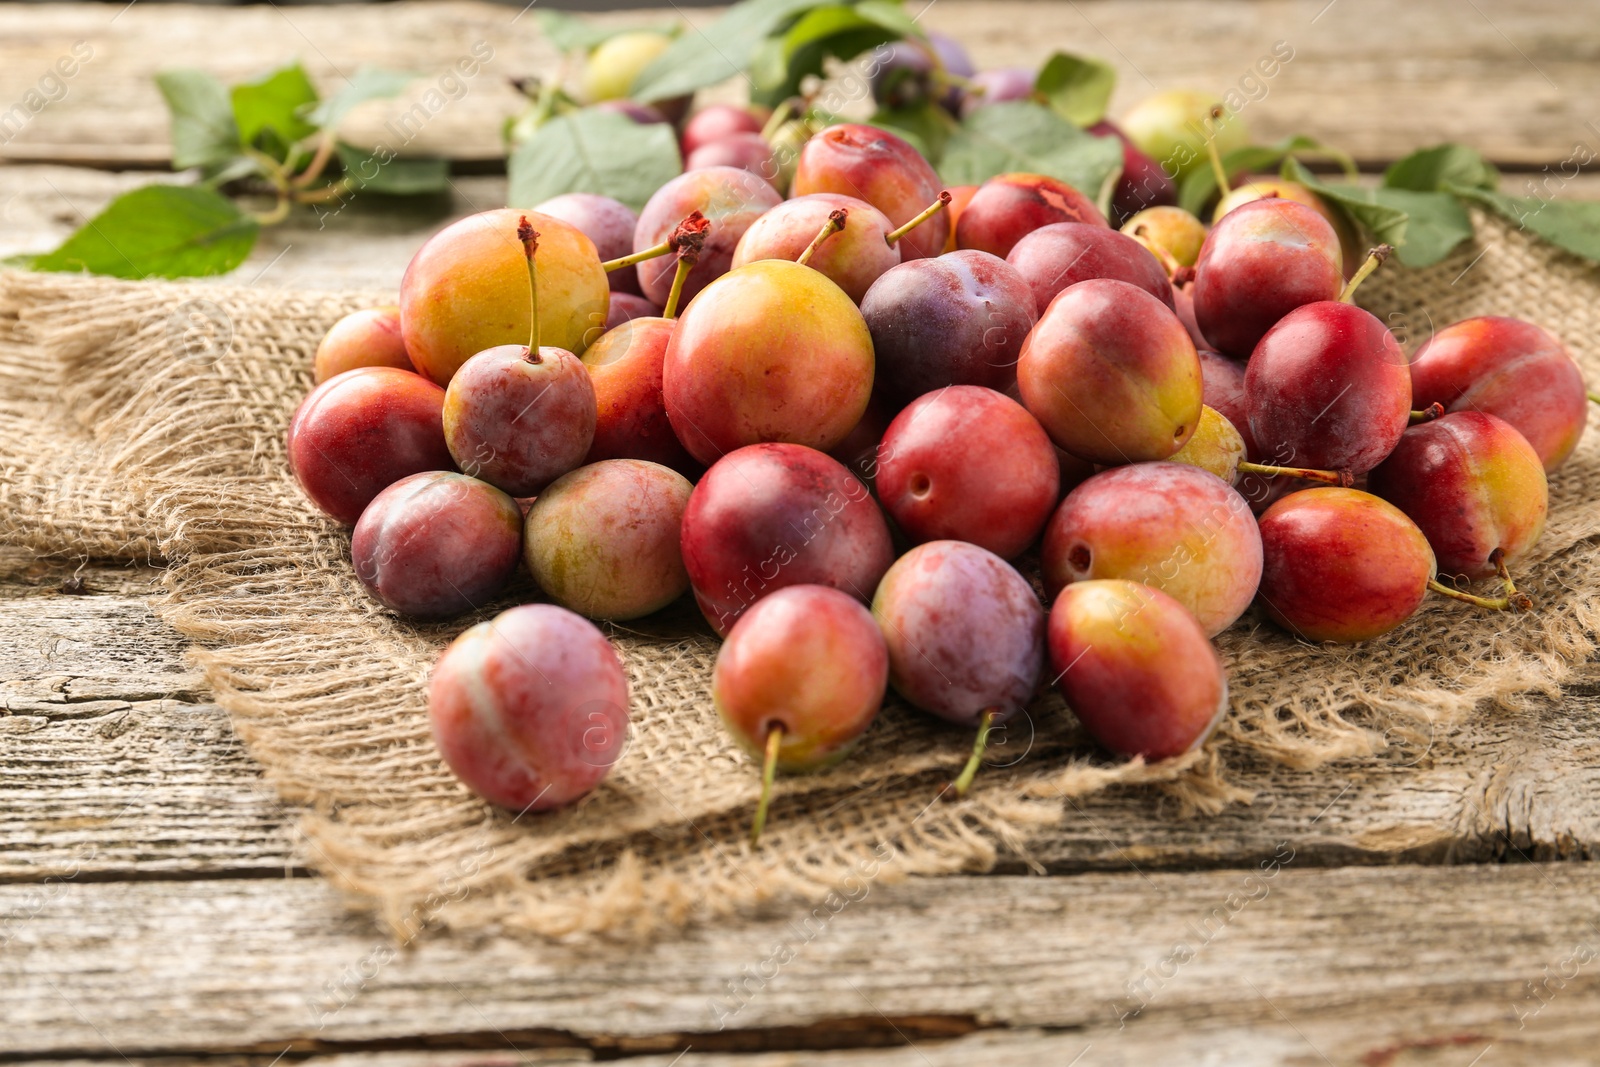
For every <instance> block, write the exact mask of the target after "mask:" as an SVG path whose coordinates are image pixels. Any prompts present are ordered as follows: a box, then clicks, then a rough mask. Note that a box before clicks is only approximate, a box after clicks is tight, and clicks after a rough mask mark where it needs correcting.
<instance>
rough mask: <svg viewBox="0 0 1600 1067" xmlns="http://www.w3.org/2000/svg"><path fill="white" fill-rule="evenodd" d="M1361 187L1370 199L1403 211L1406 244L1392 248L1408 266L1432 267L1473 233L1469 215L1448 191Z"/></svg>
mask: <svg viewBox="0 0 1600 1067" xmlns="http://www.w3.org/2000/svg"><path fill="white" fill-rule="evenodd" d="M1364 191H1365V192H1368V193H1370V194H1371V195H1372V199H1373V202H1375V203H1377V204H1380V205H1382V206H1384V207H1389V208H1393V209H1395V210H1396V211H1403V212H1405V214H1406V218H1407V220H1408V221H1407V222H1406V229H1405V244H1403V245H1400V246H1398V247H1397V248H1396V250H1395V251H1396V254H1397V255H1398V256H1399V257H1400V262H1402V263H1404V264H1405V265H1406V266H1408V267H1431V266H1432V265H1433V264H1435V263H1437V262H1439V261H1440V260H1441V259H1443V258H1444V257H1445V256H1447V255H1449V254H1450V253H1451V252H1452V251H1453V250H1454V249H1455V247H1456V245H1458V244H1460V243H1461V242H1462V241H1465V240H1467V239H1469V238H1470V237H1471V236H1472V217H1471V216H1470V215H1468V214H1467V211H1466V209H1465V208H1463V207H1462V206H1461V201H1459V200H1457V199H1456V198H1455V197H1453V196H1451V195H1450V194H1449V193H1429V192H1417V191H1415V190H1412V189H1385V188H1382V187H1381V186H1380V187H1379V188H1377V189H1368V190H1364Z"/></svg>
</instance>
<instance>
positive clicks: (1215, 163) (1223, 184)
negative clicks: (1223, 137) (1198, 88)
mask: <svg viewBox="0 0 1600 1067" xmlns="http://www.w3.org/2000/svg"><path fill="white" fill-rule="evenodd" d="M1221 118H1222V107H1221V105H1218V106H1216V107H1213V108H1212V109H1211V114H1210V115H1209V116H1207V119H1208V121H1207V122H1206V133H1207V135H1208V136H1207V137H1206V154H1207V155H1208V156H1210V157H1211V173H1212V174H1213V175H1215V176H1216V179H1217V193H1218V195H1220V196H1227V195H1228V194H1229V193H1231V192H1233V188H1232V187H1231V186H1230V185H1229V184H1228V170H1227V168H1226V167H1224V166H1223V165H1222V150H1221V149H1220V148H1218V147H1217V129H1218V123H1219V120H1220V119H1221Z"/></svg>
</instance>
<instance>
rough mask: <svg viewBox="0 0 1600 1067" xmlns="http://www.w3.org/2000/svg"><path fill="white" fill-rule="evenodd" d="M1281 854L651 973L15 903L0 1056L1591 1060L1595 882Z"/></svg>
mask: <svg viewBox="0 0 1600 1067" xmlns="http://www.w3.org/2000/svg"><path fill="white" fill-rule="evenodd" d="M1281 856H1282V861H1283V864H1282V865H1281V866H1279V867H1277V868H1274V869H1270V870H1268V871H1257V872H1253V873H1246V872H1239V871H1229V872H1216V873H1201V874H1182V875H1168V874H1150V875H1143V876H1141V875H1138V874H1132V873H1130V874H1122V875H1101V874H1094V875H1084V876H1081V877H1077V878H1046V879H1038V878H992V879H975V878H952V879H927V880H923V879H912V880H910V881H908V882H905V883H903V884H900V885H889V884H886V882H885V881H884V880H883V879H881V878H880V879H878V880H873V879H872V878H870V877H869V878H867V879H866V880H865V881H864V882H863V886H862V890H861V891H860V893H858V894H856V899H855V900H854V901H848V900H843V901H842V903H841V905H840V906H839V908H838V910H837V912H836V913H830V912H829V911H828V910H827V909H826V908H824V909H823V911H822V912H821V913H814V914H813V915H812V916H807V915H806V914H804V913H796V912H794V911H786V910H782V909H775V910H774V911H773V912H772V913H771V914H770V915H769V916H767V917H765V918H762V919H760V920H757V921H752V922H748V923H740V924H733V925H727V926H718V927H715V928H707V929H700V930H696V931H693V932H692V933H691V934H690V935H689V936H688V937H686V938H684V939H682V940H678V941H672V942H665V943H661V944H656V945H649V946H607V945H604V944H573V945H545V944H538V945H532V944H525V943H520V942H518V941H516V940H513V939H509V938H495V939H486V940H482V941H476V940H468V939H464V938H463V939H456V938H432V937H423V938H421V939H419V940H418V941H417V942H415V943H413V944H412V945H410V946H407V947H405V948H397V947H395V946H393V945H392V944H391V943H390V942H388V941H387V940H386V939H384V938H383V937H381V936H380V935H379V934H378V932H377V931H376V930H374V929H373V928H372V927H371V926H369V925H368V924H367V923H366V922H364V921H362V920H359V919H355V918H352V917H350V916H349V915H347V914H346V913H345V912H344V911H343V909H342V907H341V904H340V902H339V900H338V899H337V897H336V896H335V894H334V893H333V892H332V891H331V890H329V889H328V887H327V886H326V885H325V884H324V883H322V882H320V881H316V880H303V879H302V880H291V881H275V882H254V881H249V882H239V881H223V882H197V883H112V884H105V885H76V884H65V885H59V886H54V887H44V890H45V891H41V888H40V887H28V886H10V887H0V914H3V915H5V916H7V918H8V920H9V921H8V922H7V924H6V926H5V927H4V929H5V931H6V933H7V934H8V935H9V938H10V940H9V943H8V944H7V946H6V956H7V959H8V961H9V967H8V969H7V971H6V978H5V980H4V981H5V1001H6V1007H7V1012H6V1023H5V1028H6V1041H5V1050H6V1053H7V1054H8V1055H7V1057H6V1058H8V1059H24V1060H25V1059H27V1058H29V1056H44V1055H48V1056H50V1057H51V1058H67V1057H70V1056H74V1055H77V1056H86V1057H103V1056H106V1055H108V1054H109V1053H110V1051H111V1050H115V1051H116V1052H120V1053H121V1054H122V1055H124V1056H128V1057H134V1056H154V1055H162V1054H173V1055H177V1054H183V1053H193V1052H197V1051H201V1050H206V1051H209V1052H211V1053H235V1054H242V1053H265V1054H267V1055H269V1056H271V1055H276V1054H278V1053H281V1052H284V1051H285V1050H306V1051H315V1050H321V1051H348V1052H354V1051H362V1050H372V1051H378V1050H382V1049H385V1048H387V1049H403V1048H413V1049H415V1048H425V1047H443V1048H455V1049H463V1048H498V1049H508V1048H515V1049H536V1048H572V1049H578V1050H589V1051H592V1052H594V1053H595V1054H596V1055H598V1056H600V1057H603V1058H610V1057H613V1056H616V1055H621V1054H642V1053H651V1052H654V1053H659V1054H662V1058H661V1059H659V1060H656V1061H649V1060H647V1061H644V1062H653V1063H656V1064H661V1065H664V1064H666V1063H668V1062H671V1055H672V1054H676V1053H677V1052H679V1051H681V1050H682V1049H683V1048H684V1046H685V1045H690V1046H692V1047H693V1048H694V1050H696V1051H697V1052H700V1053H710V1052H718V1051H725V1052H735V1051H761V1050H803V1049H825V1048H860V1047H868V1046H874V1045H897V1044H906V1043H908V1042H909V1043H910V1044H911V1045H912V1046H913V1047H912V1048H911V1049H909V1050H907V1051H906V1052H905V1053H902V1054H900V1055H899V1056H893V1057H881V1058H879V1059H878V1060H877V1061H876V1062H885V1063H897V1064H898V1063H904V1064H911V1063H916V1062H923V1061H924V1059H925V1058H927V1057H929V1056H930V1054H931V1053H939V1059H938V1060H937V1061H935V1060H933V1059H931V1058H930V1059H926V1062H929V1063H934V1062H939V1063H951V1064H954V1063H957V1062H966V1063H971V1062H996V1059H998V1057H996V1059H991V1058H989V1057H988V1056H985V1055H981V1054H980V1055H977V1058H976V1059H973V1058H971V1057H972V1056H973V1055H974V1054H975V1050H976V1049H977V1048H981V1047H982V1045H981V1044H979V1043H977V1042H976V1041H975V1042H973V1043H970V1044H965V1047H963V1046H962V1045H952V1046H948V1047H947V1046H944V1045H942V1042H945V1041H948V1040H949V1039H953V1038H960V1037H965V1036H967V1035H970V1034H974V1033H976V1032H978V1031H980V1030H985V1029H994V1028H1035V1029H1044V1030H1048V1031H1051V1032H1052V1034H1053V1037H1052V1036H1049V1035H1044V1036H1036V1035H1028V1036H1026V1038H1025V1040H1026V1041H1043V1042H1045V1043H1044V1044H1043V1045H1037V1046H1036V1047H1035V1050H1034V1051H1035V1053H1037V1052H1039V1051H1040V1050H1049V1051H1050V1052H1052V1053H1054V1054H1053V1055H1050V1056H1044V1055H1029V1056H1028V1057H1026V1058H1024V1059H1022V1060H1020V1061H1013V1060H1006V1061H1005V1062H1040V1063H1043V1062H1053V1063H1058V1064H1059V1063H1066V1062H1070V1061H1071V1059H1072V1057H1073V1056H1074V1055H1077V1054H1079V1053H1081V1052H1082V1050H1083V1048H1084V1046H1086V1045H1092V1046H1093V1047H1094V1055H1093V1056H1092V1057H1091V1058H1090V1059H1089V1062H1091V1063H1096V1062H1107V1060H1108V1059H1109V1060H1117V1061H1121V1062H1132V1063H1137V1062H1150V1061H1149V1060H1141V1059H1140V1055H1141V1052H1142V1051H1148V1050H1149V1049H1150V1048H1151V1047H1152V1045H1151V1043H1152V1042H1154V1043H1156V1044H1157V1045H1164V1047H1165V1048H1166V1050H1167V1051H1168V1052H1169V1053H1171V1052H1176V1051H1177V1050H1178V1049H1179V1048H1185V1047H1187V1048H1190V1049H1191V1050H1194V1049H1198V1048H1208V1049H1215V1050H1216V1051H1217V1055H1218V1058H1216V1059H1215V1060H1211V1061H1210V1062H1225V1063H1267V1062H1307V1063H1315V1062H1321V1061H1322V1059H1323V1058H1326V1061H1327V1062H1337V1063H1361V1062H1365V1063H1394V1062H1417V1061H1415V1060H1411V1061H1402V1060H1399V1059H1398V1055H1399V1054H1398V1052H1393V1051H1391V1050H1395V1049H1396V1047H1397V1046H1403V1045H1405V1044H1408V1043H1409V1044H1413V1045H1414V1044H1416V1043H1419V1042H1420V1043H1429V1042H1434V1043H1443V1044H1446V1045H1448V1044H1449V1043H1450V1042H1458V1044H1456V1045H1454V1046H1451V1047H1453V1051H1452V1052H1451V1059H1450V1060H1449V1062H1454V1063H1459V1064H1465V1063H1467V1062H1468V1061H1469V1060H1471V1058H1472V1056H1473V1055H1476V1054H1478V1053H1479V1051H1480V1050H1481V1049H1483V1048H1485V1047H1489V1046H1491V1045H1492V1046H1495V1047H1496V1048H1497V1049H1498V1050H1500V1052H1501V1053H1506V1052H1509V1054H1510V1056H1508V1058H1512V1057H1515V1056H1516V1054H1517V1050H1518V1049H1524V1050H1526V1049H1527V1048H1529V1047H1530V1043H1534V1044H1532V1045H1531V1047H1533V1048H1535V1049H1537V1047H1538V1044H1540V1043H1542V1044H1546V1045H1548V1044H1551V1043H1554V1044H1555V1045H1556V1046H1557V1047H1560V1046H1562V1045H1564V1046H1565V1050H1566V1054H1567V1058H1568V1059H1569V1060H1573V1061H1574V1062H1576V1058H1575V1053H1576V1052H1578V1051H1580V1050H1581V1049H1580V1045H1579V1044H1578V1042H1580V1040H1581V1038H1582V1034H1583V1033H1585V1032H1587V1034H1588V1039H1589V1040H1590V1041H1591V1042H1592V1036H1593V1032H1592V1026H1593V1019H1594V1017H1595V1013H1596V1012H1600V977H1597V966H1596V954H1597V953H1600V927H1597V926H1596V924H1595V920H1596V916H1595V913H1594V900H1595V894H1596V892H1597V890H1600V869H1597V868H1595V867H1593V866H1590V865H1586V864H1585V865H1556V866H1549V865H1529V864H1521V865H1512V866H1483V867H1475V868H1468V869H1436V868H1415V867H1406V868H1392V869H1380V870H1361V869H1347V870H1341V871H1306V870H1300V869H1298V858H1297V856H1295V855H1294V854H1293V853H1292V852H1284V853H1282V854H1281ZM841 899H842V898H841ZM447 908H448V905H446V911H445V912H444V917H445V918H446V919H447V918H448V913H447ZM803 922H809V923H810V924H811V925H810V926H809V927H807V926H803V925H802V923H803ZM1519 1023H1520V1028H1519ZM1249 1034H1256V1035H1260V1036H1259V1037H1257V1038H1253V1039H1247V1035H1249ZM1213 1035H1218V1036H1216V1037H1215V1041H1216V1044H1213ZM1468 1035H1470V1037H1469V1036H1468ZM1145 1038H1148V1039H1149V1041H1145V1040H1144V1039H1145ZM1252 1041H1254V1042H1255V1044H1254V1046H1252ZM1469 1043H1470V1044H1469ZM1141 1046H1143V1048H1141ZM1001 1047H1002V1048H1003V1047H1004V1045H1003V1044H1002V1046H1001ZM1024 1047H1025V1046H1024ZM1252 1048H1253V1051H1252ZM1234 1053H1237V1055H1234ZM962 1057H966V1058H962ZM690 1062H694V1061H690ZM709 1062H736V1061H733V1060H712V1061H709ZM755 1062H757V1063H760V1062H763V1061H761V1060H757V1061H755ZM766 1062H797V1061H796V1060H793V1059H791V1060H788V1061H783V1060H776V1059H775V1060H769V1061H766ZM803 1062H807V1063H810V1062H819V1061H818V1060H815V1059H813V1058H812V1057H811V1056H810V1055H807V1056H806V1057H805V1058H804V1060H803ZM821 1062H825V1061H821ZM839 1062H845V1063H849V1062H856V1063H860V1062H873V1061H871V1060H863V1059H859V1058H858V1059H851V1058H849V1057H845V1058H842V1059H841V1060H839ZM1493 1062H1497V1063H1498V1062H1502V1061H1501V1059H1500V1058H1499V1054H1497V1056H1496V1057H1495V1059H1494V1060H1493Z"/></svg>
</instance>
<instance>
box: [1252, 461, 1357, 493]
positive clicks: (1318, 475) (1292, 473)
mask: <svg viewBox="0 0 1600 1067" xmlns="http://www.w3.org/2000/svg"><path fill="white" fill-rule="evenodd" d="M1238 469H1239V471H1240V472H1241V473H1243V474H1266V475H1269V476H1272V477H1276V476H1278V475H1285V476H1287V477H1290V478H1304V479H1305V480H1306V481H1308V482H1322V483H1324V484H1326V485H1337V486H1339V487H1341V488H1344V489H1349V488H1350V487H1351V486H1353V485H1355V484H1356V475H1355V471H1349V470H1343V471H1319V470H1312V469H1311V468H1309V467H1274V466H1272V465H1271V464H1268V463H1248V462H1245V463H1240V464H1239V467H1238Z"/></svg>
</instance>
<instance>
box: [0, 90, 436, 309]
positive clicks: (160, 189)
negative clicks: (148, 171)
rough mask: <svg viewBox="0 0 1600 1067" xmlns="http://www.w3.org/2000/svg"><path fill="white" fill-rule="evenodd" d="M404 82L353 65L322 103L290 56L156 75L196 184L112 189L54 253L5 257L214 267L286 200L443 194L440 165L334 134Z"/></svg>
mask: <svg viewBox="0 0 1600 1067" xmlns="http://www.w3.org/2000/svg"><path fill="white" fill-rule="evenodd" d="M410 81H411V75H408V74H401V73H397V72H395V71H388V70H382V69H379V68H374V67H364V68H362V69H361V70H359V71H357V72H356V74H355V75H354V77H352V78H351V79H350V81H349V83H348V84H347V85H346V86H345V87H344V88H343V89H341V90H340V91H339V92H337V93H335V94H334V95H332V96H330V97H327V98H326V99H324V98H323V97H321V96H320V95H319V94H318V93H317V90H316V87H315V86H313V85H312V83H311V80H310V78H308V77H307V76H306V72H305V70H304V68H302V67H301V65H300V64H299V63H292V64H290V65H288V66H285V67H282V68H280V69H278V70H275V71H272V72H271V73H269V74H267V75H265V76H264V77H262V78H260V79H257V80H256V81H251V82H245V83H243V84H240V85H235V86H232V87H231V88H230V87H228V86H224V85H223V84H222V83H221V82H220V81H218V80H217V79H216V78H214V77H212V76H211V75H209V74H206V73H205V72H203V71H199V70H170V71H165V72H163V73H161V74H158V75H157V76H156V85H157V87H158V88H159V89H160V90H161V95H162V98H163V99H164V100H165V101H166V104H167V110H168V111H169V112H170V114H171V118H172V165H173V169H174V170H180V171H181V170H191V169H194V170H198V171H199V180H198V181H197V182H196V183H195V184H192V185H173V184H152V185H147V186H143V187H141V188H138V189H134V190H132V191H131V192H128V193H124V194H123V195H121V196H119V197H117V198H116V199H115V200H113V201H112V202H111V203H110V204H108V205H107V206H106V208H105V209H104V210H103V211H101V212H100V213H99V214H98V215H96V216H95V217H93V218H92V219H90V220H89V221H88V222H86V223H84V225H83V226H82V227H80V228H79V229H78V230H77V232H75V233H73V234H72V235H71V236H69V237H68V238H67V239H66V240H65V241H63V242H62V244H61V245H60V246H59V247H58V248H56V249H55V250H54V251H51V252H46V253H44V254H42V255H37V256H27V257H21V258H20V259H19V260H18V261H17V262H19V263H20V265H23V266H27V267H30V268H31V269H33V270H41V271H87V272H90V273H93V274H107V275H111V276H113V277H118V278H146V277H159V278H183V277H197V276H204V275H213V274H223V273H226V272H228V271H230V270H233V269H234V268H235V267H237V266H238V265H239V264H240V263H242V262H244V260H245V258H246V257H247V256H248V255H249V254H250V250H251V249H252V248H254V247H255V242H256V239H257V237H258V236H259V235H260V232H261V228H262V227H264V226H272V225H276V224H278V223H280V222H282V221H284V220H285V219H286V218H288V217H289V214H290V212H291V211H293V210H294V208H295V207H297V206H311V207H314V208H315V209H317V210H318V211H319V212H320V211H322V209H323V207H324V206H325V205H330V204H338V205H341V206H342V205H343V203H344V202H345V201H346V200H347V199H348V198H350V197H351V196H353V195H355V194H356V193H357V192H375V193H383V194H389V195H412V194H417V193H431V192H437V191H439V190H441V189H444V188H446V187H447V185H448V178H449V167H448V164H447V162H446V161H445V160H442V159H402V158H399V157H398V156H396V155H395V153H394V152H392V151H390V150H389V149H387V148H384V147H381V146H380V147H378V148H374V149H370V150H369V149H363V148H359V147H356V146H354V145H351V144H349V143H347V142H345V141H343V140H341V139H340V137H339V136H338V127H339V125H340V123H341V122H343V121H344V119H345V118H346V117H347V116H348V115H349V114H350V112H351V111H353V110H355V108H356V107H357V106H358V105H360V104H362V103H365V102H366V101H368V100H374V99H379V98H385V97H393V96H395V95H397V94H398V93H400V92H401V91H402V90H403V89H404V88H405V86H406V85H407V84H408V83H409V82H410ZM262 195H265V196H267V197H270V202H271V206H270V207H268V208H267V209H266V210H264V211H253V210H250V209H248V208H246V207H244V206H242V205H241V204H240V203H239V202H238V201H237V200H236V199H235V197H236V196H237V197H251V198H255V197H258V196H262ZM324 213H326V212H324Z"/></svg>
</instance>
